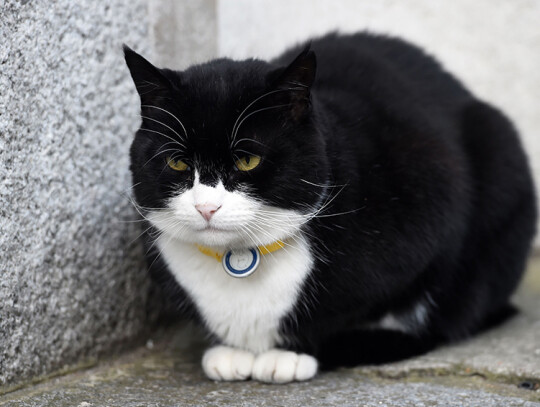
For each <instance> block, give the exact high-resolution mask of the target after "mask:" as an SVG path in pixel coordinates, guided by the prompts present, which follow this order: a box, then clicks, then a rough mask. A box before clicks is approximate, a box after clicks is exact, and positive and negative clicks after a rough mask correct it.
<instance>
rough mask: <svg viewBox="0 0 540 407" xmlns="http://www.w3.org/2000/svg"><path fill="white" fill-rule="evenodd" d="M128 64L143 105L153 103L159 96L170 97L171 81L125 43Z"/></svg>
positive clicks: (125, 55)
mask: <svg viewBox="0 0 540 407" xmlns="http://www.w3.org/2000/svg"><path fill="white" fill-rule="evenodd" d="M123 48H124V57H125V59H126V64H127V66H128V68H129V72H130V73H131V77H132V78H133V82H134V83H135V87H136V88H137V92H138V93H139V96H140V97H141V104H142V105H153V104H154V103H155V102H156V100H158V99H159V98H170V90H171V87H172V85H171V83H170V81H169V80H168V79H167V78H165V76H163V74H162V73H161V71H160V69H158V68H156V67H155V66H154V65H152V64H151V63H150V62H148V61H147V60H146V59H145V58H143V57H142V56H141V55H139V54H137V53H136V52H135V51H133V50H132V49H131V48H129V47H128V46H127V45H125V44H124V47H123Z"/></svg>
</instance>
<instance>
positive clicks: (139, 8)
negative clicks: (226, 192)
mask: <svg viewBox="0 0 540 407" xmlns="http://www.w3.org/2000/svg"><path fill="white" fill-rule="evenodd" d="M146 7H147V5H146V1H144V0H108V1H103V2H96V1H90V0H78V1H71V0H58V1H54V2H49V1H39V0H36V1H32V2H28V1H15V0H7V1H3V2H0V385H5V384H6V383H16V382H21V381H23V380H25V379H27V378H29V377H32V376H36V375H40V374H44V373H48V372H51V371H53V370H56V369H59V368H61V367H63V366H64V365H66V364H72V363H76V362H77V361H80V360H85V359H86V358H88V357H93V356H96V355H98V354H100V353H102V352H104V351H107V350H110V349H114V348H115V346H117V345H119V344H124V345H125V344H128V343H130V342H132V341H133V339H134V338H136V337H137V336H138V335H140V333H141V332H142V331H143V330H144V329H145V326H147V325H146V324H147V322H148V319H149V317H148V315H147V311H148V310H152V308H148V305H149V301H148V292H149V284H148V281H147V277H146V273H145V270H144V265H143V262H142V253H141V250H140V248H139V246H138V244H137V243H133V241H134V239H135V238H136V237H137V235H138V230H137V229H138V227H137V224H136V223H126V222H125V221H127V220H130V219H134V218H135V216H134V211H133V210H132V208H131V207H130V203H129V202H128V199H127V198H126V196H127V194H129V190H128V188H129V185H130V179H129V174H128V147H129V144H130V142H131V139H132V135H133V133H134V131H135V129H136V127H137V126H138V96H137V95H136V92H135V90H134V87H133V85H132V83H131V79H130V77H129V73H128V70H127V69H126V68H125V66H124V62H123V56H122V53H121V44H122V42H126V43H128V44H129V45H131V46H132V47H134V48H135V49H137V50H138V51H142V52H148V51H149V36H148V30H147V27H148V20H147V14H148V13H147V9H146ZM124 345H123V346H124ZM0 393H1V391H0Z"/></svg>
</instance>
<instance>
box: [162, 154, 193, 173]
mask: <svg viewBox="0 0 540 407" xmlns="http://www.w3.org/2000/svg"><path fill="white" fill-rule="evenodd" d="M167 164H168V165H169V167H171V168H172V169H173V170H175V171H185V170H187V169H188V168H189V166H188V165H187V164H186V163H185V162H183V161H182V160H175V159H173V158H171V157H167Z"/></svg>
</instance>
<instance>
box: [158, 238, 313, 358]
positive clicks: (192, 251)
mask: <svg viewBox="0 0 540 407" xmlns="http://www.w3.org/2000/svg"><path fill="white" fill-rule="evenodd" d="M157 244H158V247H159V249H160V251H161V252H162V255H163V258H164V259H165V261H166V262H167V264H168V266H169V268H170V270H171V271H172V273H173V275H174V277H175V278H176V280H177V281H178V283H179V284H180V285H181V286H182V287H183V288H184V289H185V290H186V291H187V292H188V293H189V295H190V297H191V298H192V300H193V302H194V303H195V305H196V307H197V309H198V311H199V312H200V314H201V315H202V317H203V320H204V321H205V323H206V326H207V328H208V329H209V330H210V331H211V332H213V333H214V334H215V335H216V336H217V337H218V338H220V339H221V340H222V341H223V343H224V344H226V345H229V346H234V347H237V348H241V349H247V350H250V351H252V352H255V353H260V352H263V351H266V350H268V349H270V348H272V347H274V346H276V345H278V344H280V343H281V342H282V340H281V338H280V336H279V332H278V330H279V323H280V320H281V319H282V318H283V317H284V316H285V315H286V314H287V313H288V312H289V311H291V309H292V307H293V306H294V304H295V303H296V301H297V298H298V295H299V292H300V288H301V286H302V283H303V282H304V280H305V278H306V276H307V275H308V273H309V272H310V270H311V266H312V262H313V260H312V255H311V253H310V251H309V249H308V245H307V242H306V241H305V239H304V238H303V237H302V236H297V237H296V238H295V240H289V241H288V245H287V246H285V248H283V249H281V250H278V251H276V252H273V253H270V254H267V255H265V256H262V258H261V262H260V264H259V267H258V269H257V271H255V273H253V274H252V275H251V276H249V277H246V278H234V277H231V276H229V275H228V274H227V273H225V270H223V267H222V265H221V263H220V262H218V261H216V259H214V258H212V257H209V256H207V255H205V254H203V253H201V252H200V251H199V250H198V249H197V247H196V246H195V245H193V244H191V243H183V242H179V241H178V240H175V239H171V238H168V237H166V236H161V237H160V238H159V239H158V243H157Z"/></svg>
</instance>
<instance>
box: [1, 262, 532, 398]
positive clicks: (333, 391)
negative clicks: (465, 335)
mask: <svg viewBox="0 0 540 407" xmlns="http://www.w3.org/2000/svg"><path fill="white" fill-rule="evenodd" d="M515 302H516V303H517V304H518V305H519V307H520V309H521V313H520V314H519V315H517V316H516V317H514V318H512V319H511V320H510V321H508V322H507V323H505V324H504V325H502V326H500V327H498V328H496V329H493V330H491V331H489V332H486V333H484V334H483V335H480V336H478V337H476V338H473V339H471V340H469V341H465V342H462V343H459V344H455V345H452V346H446V347H443V348H440V349H437V350H435V351H433V352H431V353H429V354H427V355H424V356H421V357H418V358H414V359H410V360H407V361H404V362H398V363H392V364H386V365H382V366H364V367H358V368H354V369H339V370H337V371H334V372H326V373H320V374H319V375H318V376H317V377H316V378H315V379H314V380H312V381H309V382H306V383H292V384H287V385H267V384H262V383H257V382H254V381H246V382H233V383H217V382H213V381H211V380H208V379H207V378H206V377H205V376H204V373H203V372H202V369H201V367H200V358H201V355H202V352H203V350H204V348H205V346H206V342H205V339H204V336H203V335H202V333H201V332H200V331H199V330H197V328H195V327H193V326H191V325H182V326H176V327H169V328H162V329H161V330H160V331H159V332H157V333H156V334H155V335H154V336H153V338H152V339H150V340H149V341H148V342H147V344H146V346H145V347H142V348H139V349H137V350H135V351H133V352H129V353H126V354H124V355H121V356H119V357H116V358H112V359H111V360H107V361H101V362H100V363H99V364H98V365H96V366H94V367H92V368H90V369H87V370H83V371H78V372H75V373H71V374H68V375H64V376H59V377H56V378H52V379H49V380H45V381H43V382H41V383H38V384H36V385H33V386H29V387H26V388H22V389H19V390H17V391H12V392H10V393H7V394H4V396H3V397H0V406H1V407H4V406H6V407H7V406H13V407H27V406H32V407H37V406H58V407H63V406H76V407H97V406H130V407H131V406H133V407H135V406H164V407H168V406H171V407H172V406H203V405H204V406H335V405H339V406H342V407H345V406H370V407H371V406H378V407H380V406H479V407H480V406H482V407H485V406H501V407H502V406H505V407H507V406H509V407H513V406H523V407H533V406H538V407H540V351H539V349H540V341H539V339H540V259H539V258H536V259H535V260H534V261H533V262H532V263H531V265H530V267H529V272H528V275H527V277H526V278H525V280H524V282H523V284H522V286H521V288H520V291H519V294H518V295H517V296H516V298H515Z"/></svg>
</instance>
